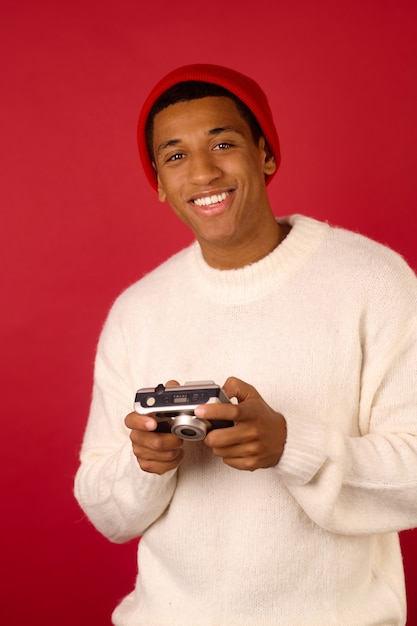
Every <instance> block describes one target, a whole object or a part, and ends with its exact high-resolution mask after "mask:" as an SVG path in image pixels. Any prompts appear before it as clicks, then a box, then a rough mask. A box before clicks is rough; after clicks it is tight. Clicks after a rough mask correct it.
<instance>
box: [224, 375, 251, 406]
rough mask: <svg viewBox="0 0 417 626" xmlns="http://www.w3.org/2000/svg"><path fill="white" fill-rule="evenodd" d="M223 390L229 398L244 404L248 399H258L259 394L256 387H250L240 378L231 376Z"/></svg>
mask: <svg viewBox="0 0 417 626" xmlns="http://www.w3.org/2000/svg"><path fill="white" fill-rule="evenodd" d="M223 390H224V392H225V394H226V395H227V397H228V398H236V399H237V401H238V402H243V401H244V400H247V399H248V398H258V397H259V393H258V392H257V391H256V389H255V387H253V386H252V385H249V383H246V382H245V381H243V380H241V379H240V378H236V377H235V376H230V377H229V378H228V379H227V380H226V382H225V383H224V385H223Z"/></svg>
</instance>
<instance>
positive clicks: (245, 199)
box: [153, 97, 276, 267]
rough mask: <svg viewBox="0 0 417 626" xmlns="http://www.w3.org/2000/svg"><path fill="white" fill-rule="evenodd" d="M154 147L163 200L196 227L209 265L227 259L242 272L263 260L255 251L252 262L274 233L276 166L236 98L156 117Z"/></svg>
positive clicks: (181, 106) (185, 105)
mask: <svg viewBox="0 0 417 626" xmlns="http://www.w3.org/2000/svg"><path fill="white" fill-rule="evenodd" d="M153 148H154V155H155V167H156V171H157V177H158V193H159V199H160V200H161V201H162V202H164V201H168V203H169V204H170V206H171V207H172V209H173V210H174V212H175V213H176V214H177V215H178V217H179V218H180V219H181V220H182V221H183V222H184V223H185V224H187V225H188V226H189V227H190V228H191V229H192V231H193V232H194V235H195V237H196V238H197V240H198V241H199V243H200V245H201V247H202V251H203V254H204V256H205V258H206V260H208V261H209V262H210V259H211V258H214V257H216V256H219V255H220V257H225V258H226V257H227V258H228V259H229V260H228V261H227V262H226V265H228V266H230V267H232V266H235V267H239V266H242V265H244V264H246V263H247V262H251V261H253V260H254V258H253V257H254V256H258V258H260V257H261V256H263V254H264V253H263V252H262V251H259V252H258V253H256V251H254V250H251V253H250V254H249V258H248V259H246V258H245V255H246V256H247V250H248V248H253V246H254V242H257V241H258V242H262V241H263V233H264V232H265V229H270V228H271V218H272V219H273V216H272V214H271V211H270V207H269V202H268V197H267V193H266V187H265V174H271V173H272V172H273V171H275V168H276V164H275V160H274V158H273V157H271V156H270V155H269V154H268V153H267V151H266V149H265V140H264V139H263V137H262V138H261V139H260V140H259V142H258V145H256V144H255V142H254V139H253V137H252V133H251V130H250V128H249V125H248V124H247V122H246V121H245V120H244V118H243V117H242V116H241V114H240V113H239V111H238V109H237V107H236V105H235V103H234V102H233V100H231V99H230V98H227V97H208V98H201V99H199V100H191V101H189V102H179V103H177V104H173V105H170V106H169V107H167V108H166V109H164V110H163V111H161V112H160V113H158V114H157V115H156V116H155V119H154V133H153ZM258 245H259V243H258ZM260 245H262V244H260ZM213 255H214V257H213ZM232 259H236V260H235V261H234V260H233V261H232ZM212 264H213V265H216V264H217V265H218V266H220V265H221V263H219V262H216V261H214V260H213V262H212Z"/></svg>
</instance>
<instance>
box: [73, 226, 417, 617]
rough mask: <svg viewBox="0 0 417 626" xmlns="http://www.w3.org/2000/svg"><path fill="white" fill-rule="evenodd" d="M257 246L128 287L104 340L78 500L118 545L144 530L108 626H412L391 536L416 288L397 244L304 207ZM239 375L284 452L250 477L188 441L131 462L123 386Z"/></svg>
mask: <svg viewBox="0 0 417 626" xmlns="http://www.w3.org/2000/svg"><path fill="white" fill-rule="evenodd" d="M282 221H287V222H288V221H289V222H290V223H291V225H292V230H291V231H290V233H289V235H288V236H287V238H286V239H285V240H284V241H283V242H282V243H281V244H280V245H279V246H278V247H277V248H276V249H275V250H274V251H273V252H272V253H270V254H269V255H268V256H266V257H265V258H263V259H262V260H260V261H258V262H257V263H254V264H252V265H249V266H246V267H244V268H241V269H235V270H218V269H214V268H212V267H210V266H208V265H207V264H206V263H205V261H204V259H203V257H202V254H201V250H200V247H199V245H198V244H197V243H194V244H192V245H191V246H190V247H188V248H186V249H185V250H182V251H181V252H179V253H178V254H176V255H174V256H173V257H172V258H170V259H169V260H168V261H167V262H165V263H164V264H162V265H161V266H159V267H158V268H157V269H156V270H154V271H153V272H151V273H149V274H148V275H146V276H145V277H144V278H142V279H141V280H140V281H139V282H137V283H136V284H135V285H133V286H132V287H130V288H128V289H127V290H126V291H125V292H124V293H123V294H122V295H121V296H120V297H119V298H118V299H117V300H116V302H115V303H114V305H113V307H112V309H111V311H110V313H109V316H108V319H107V321H106V323H105V326H104V329H103V331H102V334H101V337H100V341H99V345H98V350H97V358H96V365H95V380H94V390H93V399H92V406H91V412H90V416H89V420H88V424H87V428H86V433H85V436H84V441H83V445H82V451H81V464H80V467H79V470H78V473H77V476H76V480H75V494H76V497H77V499H78V502H79V503H80V505H81V507H82V508H83V509H84V511H85V512H86V514H87V516H88V517H89V519H90V520H91V522H92V523H93V524H94V525H95V527H96V528H97V529H98V530H99V531H100V532H101V533H103V534H104V535H105V536H106V537H108V538H109V539H110V540H111V541H114V542H124V541H128V540H130V539H132V538H135V537H139V536H142V539H141V540H140V542H139V551H138V564H139V574H138V578H137V583H136V587H135V589H134V591H132V592H131V593H130V594H129V595H127V596H126V598H125V599H124V600H123V601H122V602H121V603H120V605H119V606H118V607H117V608H116V609H115V611H114V614H113V623H114V624H116V625H117V626H174V625H175V626H178V625H181V626H281V625H282V626H330V625H331V626H371V625H372V626H376V625H380V626H382V625H384V626H388V625H391V626H393V625H395V626H398V625H402V624H405V619H406V618H405V611H406V609H405V605H406V602H405V590H404V576H403V568H402V560H401V553H400V547H399V540H398V531H400V530H402V529H406V528H411V527H415V526H417V385H416V380H417V280H416V277H415V275H414V273H413V272H412V270H411V269H410V268H409V266H408V265H407V264H406V263H405V261H404V260H403V259H402V258H401V257H400V256H399V255H398V254H397V253H395V252H393V251H392V250H390V249H388V248H387V247H385V246H382V245H381V244H378V243H376V242H374V241H371V240H370V239H368V238H366V237H363V236H361V235H359V234H356V233H352V232H348V231H346V230H343V229H340V228H334V227H331V226H329V225H328V224H325V223H322V222H318V221H316V220H313V219H311V218H307V217H303V216H292V217H289V218H285V220H284V219H283V220H282ZM228 376H237V377H239V378H241V379H243V380H244V381H246V382H248V383H250V384H252V385H253V386H254V387H255V388H256V389H257V390H258V391H259V393H260V394H261V395H262V397H263V398H264V399H265V401H266V402H267V403H268V404H269V405H270V406H271V407H273V408H274V409H275V410H276V411H279V412H280V413H282V414H283V415H284V416H285V419H286V421H287V430H288V433H287V441H286V445H285V449H284V453H283V455H282V457H281V460H280V461H279V463H278V464H277V465H276V466H275V467H272V468H269V469H259V470H256V471H254V472H246V471H241V470H236V469H233V468H231V467H229V466H227V465H225V464H224V463H223V461H222V460H221V459H220V458H218V457H215V456H214V455H213V454H212V452H211V451H210V449H209V448H208V447H207V446H206V445H205V444H204V442H185V444H184V445H185V452H186V454H185V458H184V460H183V462H182V463H181V465H180V467H179V468H178V469H177V470H172V471H170V472H168V473H166V474H164V475H162V476H158V475H156V474H150V473H146V472H144V471H142V470H141V468H140V466H139V464H138V462H137V460H136V457H135V456H134V455H133V452H132V447H131V442H130V439H129V431H128V429H127V428H126V427H125V425H124V417H125V416H126V414H127V413H130V412H131V411H132V407H133V402H134V395H135V391H136V389H137V388H139V387H154V386H156V385H157V384H158V383H161V382H162V383H164V382H166V381H167V380H169V379H176V380H178V381H179V382H180V383H184V382H185V381H191V380H208V379H211V380H214V381H215V382H217V383H219V384H223V383H224V381H225V379H226V378H227V377H228Z"/></svg>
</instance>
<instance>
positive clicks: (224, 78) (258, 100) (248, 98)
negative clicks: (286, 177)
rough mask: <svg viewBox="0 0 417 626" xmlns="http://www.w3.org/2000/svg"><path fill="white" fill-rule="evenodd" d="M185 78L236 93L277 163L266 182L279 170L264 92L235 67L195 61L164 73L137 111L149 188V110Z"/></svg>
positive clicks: (151, 175)
mask: <svg viewBox="0 0 417 626" xmlns="http://www.w3.org/2000/svg"><path fill="white" fill-rule="evenodd" d="M188 80H196V81H202V82H206V83H214V84H215V85H219V86H220V87H224V88H225V89H227V90H228V91H230V92H231V93H233V94H234V95H235V96H237V97H238V98H239V99H240V100H241V101H242V102H243V103H244V104H246V106H247V107H248V108H249V109H250V110H251V111H252V113H253V115H254V116H255V118H256V119H257V121H258V124H259V126H260V127H261V130H262V133H263V134H264V136H265V139H266V141H267V143H268V146H269V148H270V149H271V151H272V154H273V155H274V157H275V161H276V164H277V167H276V169H275V172H273V173H272V174H270V175H267V176H266V183H269V182H270V180H271V179H272V178H273V176H274V174H275V173H276V171H277V169H278V166H279V163H280V160H281V156H280V149H279V139H278V135H277V131H276V128H275V124H274V120H273V118H272V112H271V109H270V107H269V103H268V100H267V98H266V95H265V93H264V92H263V91H262V89H261V88H260V86H259V85H258V83H256V82H255V81H254V80H252V79H251V78H248V77H247V76H245V75H244V74H241V73H240V72H236V71H235V70H232V69H229V68H227V67H222V66H219V65H208V64H195V65H185V66H183V67H179V68H177V69H175V70H173V71H172V72H170V73H169V74H167V75H166V76H164V77H163V78H162V79H161V80H160V81H159V82H158V83H157V84H156V85H155V87H154V88H153V89H152V91H151V92H150V94H149V96H148V97H147V99H146V100H145V103H144V105H143V107H142V110H141V112H140V114H139V121H138V145H139V155H140V158H141V161H142V165H143V168H144V170H145V174H146V176H147V178H148V180H149V182H150V183H151V185H152V187H154V189H157V179H156V172H155V170H154V168H153V166H152V162H151V158H150V155H149V151H148V146H147V143H146V122H147V119H148V116H149V113H150V111H151V109H152V107H153V105H154V104H155V102H156V100H157V99H158V98H159V97H160V96H161V95H162V94H163V93H164V92H165V91H167V89H169V88H170V87H172V86H173V85H176V84H177V83H180V82H183V81H188Z"/></svg>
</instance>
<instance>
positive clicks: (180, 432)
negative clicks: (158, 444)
mask: <svg viewBox="0 0 417 626" xmlns="http://www.w3.org/2000/svg"><path fill="white" fill-rule="evenodd" d="M171 431H172V432H173V433H174V435H177V437H181V439H193V440H194V441H201V440H202V439H204V437H205V436H206V433H207V425H206V424H205V423H204V422H203V421H202V420H199V419H197V418H196V417H194V416H193V415H186V414H184V413H181V414H180V415H178V416H177V417H176V418H175V419H174V420H173V423H172V428H171Z"/></svg>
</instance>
